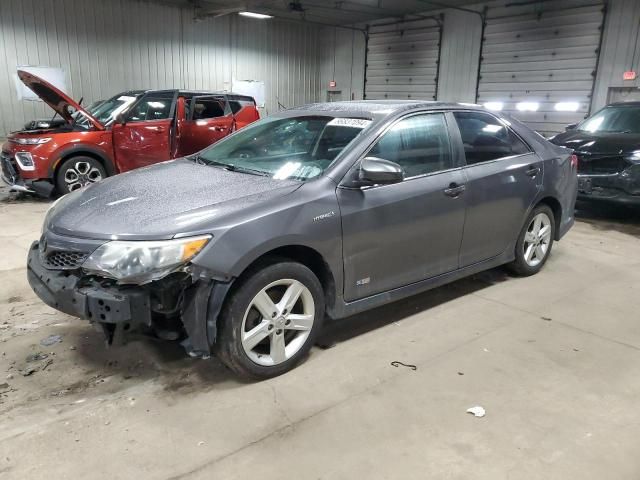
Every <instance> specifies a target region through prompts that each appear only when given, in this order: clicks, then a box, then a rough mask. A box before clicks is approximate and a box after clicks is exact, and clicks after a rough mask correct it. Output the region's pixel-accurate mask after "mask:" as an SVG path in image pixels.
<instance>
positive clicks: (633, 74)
mask: <svg viewBox="0 0 640 480" xmlns="http://www.w3.org/2000/svg"><path fill="white" fill-rule="evenodd" d="M636 76H637V74H636V72H634V71H633V70H629V71H628V72H624V73H623V74H622V79H623V80H635V79H636Z"/></svg>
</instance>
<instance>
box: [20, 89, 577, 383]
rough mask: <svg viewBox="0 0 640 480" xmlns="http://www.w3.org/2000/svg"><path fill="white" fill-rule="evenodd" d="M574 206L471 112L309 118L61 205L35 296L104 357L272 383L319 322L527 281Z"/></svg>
mask: <svg viewBox="0 0 640 480" xmlns="http://www.w3.org/2000/svg"><path fill="white" fill-rule="evenodd" d="M283 132H284V133H283ZM576 192H577V177H576V159H575V157H573V156H572V155H571V152H570V151H569V150H567V149H565V148H562V147H557V146H555V145H552V144H551V143H549V142H547V141H546V140H545V139H544V138H542V137H541V136H539V135H538V134H536V133H534V132H533V131H531V130H530V129H529V128H527V127H525V126H523V125H522V124H521V123H519V122H518V121H516V120H513V119H507V118H505V117H500V116H497V115H495V114H493V113H489V112H487V111H485V110H483V109H481V108H478V107H476V106H470V105H462V104H444V103H434V102H396V101H389V102H345V103H332V104H314V105H309V106H305V107H301V108H298V109H294V110H289V111H285V112H281V113H279V114H277V115H274V116H271V117H268V118H266V119H264V120H262V121H259V122H256V123H255V124H253V125H251V126H249V127H247V128H245V129H243V130H240V131H238V132H237V133H235V134H234V135H232V136H230V137H228V138H226V139H225V140H223V141H220V142H218V143H216V144H215V145H213V146H211V147H209V148H207V149H205V150H203V151H202V152H200V153H199V154H197V155H194V156H191V157H187V158H184V159H179V160H175V161H170V162H165V163H162V164H158V165H155V166H152V167H148V168H143V169H139V170H136V171H133V172H130V173H125V174H122V175H117V176H115V177H112V178H108V179H106V180H104V181H102V182H99V183H97V184H94V185H91V186H90V187H88V188H86V189H83V190H81V191H78V192H73V193H71V194H69V195H66V196H65V197H62V198H61V199H60V200H58V202H57V203H56V204H54V205H53V206H52V207H51V208H50V210H49V212H48V213H47V216H46V219H45V222H44V228H43V233H42V237H41V239H40V241H39V242H35V243H34V244H33V245H32V247H31V250H30V252H29V259H28V262H29V265H28V275H29V282H30V284H31V286H32V288H33V289H34V291H35V292H36V293H37V294H38V296H39V297H40V298H41V299H42V300H43V301H44V302H46V303H47V304H48V305H51V306H52V307H54V308H56V309H58V310H61V311H63V312H66V313H68V314H70V315H74V316H77V317H81V318H84V319H87V320H90V321H92V322H96V323H97V324H99V325H101V326H102V328H103V330H104V332H105V334H106V335H107V339H108V340H109V342H114V341H119V340H121V339H122V337H124V336H125V335H126V333H127V332H128V331H131V330H133V329H145V330H148V331H153V332H155V333H156V334H157V335H159V336H160V337H163V338H167V339H182V342H183V345H184V346H185V347H186V348H187V350H188V351H189V353H190V354H192V355H195V356H203V357H204V356H208V355H209V354H210V353H212V352H213V353H215V354H216V355H217V356H218V357H219V358H220V359H221V360H222V361H223V362H224V363H225V364H226V365H228V366H229V367H230V368H232V369H233V370H234V371H236V372H238V373H239V374H242V375H245V376H251V377H254V378H260V377H269V376H274V375H278V374H281V373H283V372H285V371H287V370H289V369H291V368H292V367H294V366H295V365H296V364H297V363H298V362H299V361H300V360H301V359H302V358H303V357H304V355H305V353H307V351H308V350H309V348H310V347H311V345H312V344H313V342H314V339H315V338H316V336H317V334H318V332H319V330H320V328H321V326H322V322H323V320H324V318H325V314H326V315H328V316H329V317H331V318H334V319H337V318H343V317H346V316H349V315H352V314H355V313H357V312H362V311H364V310H367V309H371V308H374V307H377V306H379V305H383V304H385V303H389V302H392V301H395V300H398V299H401V298H404V297H407V296H409V295H414V294H416V293H419V292H423V291H425V290H428V289H430V288H433V287H436V286H438V285H442V284H445V283H448V282H452V281H454V280H456V279H459V278H461V277H464V276H467V275H471V274H473V273H476V272H479V271H481V270H485V269H488V268H492V267H496V266H498V265H502V264H509V265H510V266H511V267H512V269H513V270H514V271H515V272H516V273H518V274H521V275H531V274H534V273H536V272H538V271H539V270H540V269H541V268H542V266H543V265H544V263H545V262H546V260H547V258H548V257H549V254H550V252H551V247H552V245H553V241H554V240H559V239H560V238H561V237H562V236H563V235H564V234H565V233H566V232H567V231H568V230H569V228H570V227H571V226H572V224H573V221H574V218H573V210H574V203H575V199H576Z"/></svg>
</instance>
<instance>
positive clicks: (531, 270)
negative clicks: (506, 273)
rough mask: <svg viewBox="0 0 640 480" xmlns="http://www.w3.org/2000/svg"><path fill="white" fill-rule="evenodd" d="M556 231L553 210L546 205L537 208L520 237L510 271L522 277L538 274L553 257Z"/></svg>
mask: <svg viewBox="0 0 640 480" xmlns="http://www.w3.org/2000/svg"><path fill="white" fill-rule="evenodd" d="M555 230H556V224H555V218H554V216H553V210H551V208H549V207H548V206H547V205H544V204H541V205H538V206H537V207H535V208H534V209H533V210H532V211H531V213H530V214H529V216H528V217H527V221H526V222H525V223H524V226H523V227H522V231H521V232H520V235H519V236H518V241H517V242H516V251H515V254H516V258H515V260H514V261H513V262H511V263H510V264H508V265H507V266H508V268H509V270H511V271H512V272H513V273H515V274H516V275H520V276H522V277H527V276H529V275H534V274H536V273H538V272H539V271H540V270H541V269H542V267H544V264H545V263H547V260H548V258H549V255H551V248H552V247H553V239H554V238H555V234H556V231H555Z"/></svg>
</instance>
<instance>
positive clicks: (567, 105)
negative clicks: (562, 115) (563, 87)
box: [554, 102, 580, 112]
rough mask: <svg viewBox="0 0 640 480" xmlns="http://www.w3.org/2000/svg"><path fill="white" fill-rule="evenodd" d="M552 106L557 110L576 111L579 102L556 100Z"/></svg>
mask: <svg viewBox="0 0 640 480" xmlns="http://www.w3.org/2000/svg"><path fill="white" fill-rule="evenodd" d="M554 108H555V109H556V111H558V112H577V111H578V109H579V108H580V104H579V103H578V102H558V103H556V105H555V107H554Z"/></svg>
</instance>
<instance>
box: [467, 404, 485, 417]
mask: <svg viewBox="0 0 640 480" xmlns="http://www.w3.org/2000/svg"><path fill="white" fill-rule="evenodd" d="M467 413H470V414H472V415H473V416H474V417H480V418H481V417H484V416H485V414H486V413H487V412H485V410H484V408H482V407H481V406H480V405H476V406H475V407H471V408H467Z"/></svg>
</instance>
